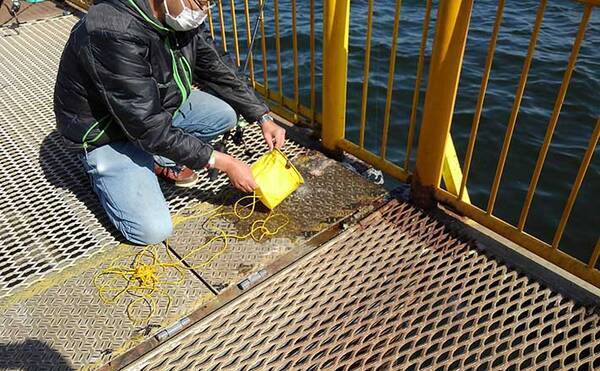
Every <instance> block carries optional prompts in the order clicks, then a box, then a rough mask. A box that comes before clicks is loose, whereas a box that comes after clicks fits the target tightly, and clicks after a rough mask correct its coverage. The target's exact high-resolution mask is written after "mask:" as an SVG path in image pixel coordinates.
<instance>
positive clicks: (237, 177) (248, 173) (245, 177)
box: [215, 151, 258, 193]
mask: <svg viewBox="0 0 600 371" xmlns="http://www.w3.org/2000/svg"><path fill="white" fill-rule="evenodd" d="M215 167H216V168H217V169H219V170H221V171H223V172H225V173H226V174H227V176H228V177H229V181H230V182H231V184H233V186H234V187H235V188H237V189H239V190H240V191H243V192H247V193H251V192H253V191H254V189H255V188H256V187H258V185H257V184H256V181H255V180H254V176H252V170H251V169H250V166H248V165H246V164H245V163H243V162H242V161H240V160H238V159H236V158H234V157H231V156H229V155H226V154H224V153H221V152H217V151H215Z"/></svg>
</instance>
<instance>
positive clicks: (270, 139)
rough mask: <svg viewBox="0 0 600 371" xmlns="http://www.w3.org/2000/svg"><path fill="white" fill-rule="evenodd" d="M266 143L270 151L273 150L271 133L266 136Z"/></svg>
mask: <svg viewBox="0 0 600 371" xmlns="http://www.w3.org/2000/svg"><path fill="white" fill-rule="evenodd" d="M265 142H267V145H268V146H269V151H271V150H273V137H272V136H271V134H270V133H268V134H265Z"/></svg>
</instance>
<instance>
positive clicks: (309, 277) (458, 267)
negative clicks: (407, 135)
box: [130, 201, 600, 370]
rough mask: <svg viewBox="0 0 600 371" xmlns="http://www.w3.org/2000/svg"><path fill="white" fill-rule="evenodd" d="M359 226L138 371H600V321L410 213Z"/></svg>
mask: <svg viewBox="0 0 600 371" xmlns="http://www.w3.org/2000/svg"><path fill="white" fill-rule="evenodd" d="M361 224H362V225H361ZM361 224H359V225H357V226H356V227H354V228H351V229H349V230H348V231H347V232H345V233H343V234H342V235H340V236H339V238H337V239H336V240H335V241H333V242H332V243H329V244H326V245H324V246H323V247H322V248H320V249H318V250H317V251H316V252H315V253H314V254H311V255H309V256H307V257H305V258H304V259H303V260H301V261H299V262H298V263H297V264H295V265H294V266H292V267H291V268H289V269H287V270H284V271H282V272H280V273H279V274H277V275H276V276H274V277H273V278H271V279H269V280H267V281H266V282H263V283H262V284H260V285H259V286H257V287H256V288H255V289H253V290H251V291H249V292H248V293H247V294H246V295H244V296H242V297H241V298H240V299H239V300H235V301H234V302H232V303H230V304H229V305H228V306H226V307H224V308H223V309H221V310H219V311H217V312H214V313H213V314H211V315H210V316H208V317H206V318H204V319H203V320H202V321H200V322H198V323H197V324H196V325H194V326H193V327H191V328H190V329H188V330H187V331H186V332H185V333H181V334H180V335H178V336H176V337H174V338H173V339H172V340H171V341H168V342H166V343H164V344H163V345H162V346H160V347H158V348H157V349H155V350H154V351H152V352H150V353H148V354H147V355H146V356H144V357H142V358H141V359H139V360H138V361H137V362H136V363H134V364H132V365H131V366H130V369H143V370H149V369H181V370H183V369H206V370H208V369H221V368H232V369H242V368H244V369H246V368H247V369H252V368H257V369H266V368H273V369H286V368H295V369H321V368H339V367H341V368H345V369H346V368H347V369H367V368H373V369H375V368H378V369H388V368H396V369H429V368H431V369H439V370H444V369H479V370H483V369H491V368H508V369H511V368H515V369H516V368H526V367H535V368H537V369H594V368H598V367H600V356H599V355H600V347H599V346H598V344H600V331H598V328H597V325H598V321H599V320H600V315H599V314H598V312H597V311H595V310H591V309H587V308H584V307H579V306H577V305H576V304H575V303H573V302H571V301H569V300H567V299H565V298H564V297H562V296H561V295H559V294H556V293H555V292H553V291H551V290H550V289H548V288H544V287H542V286H540V285H539V284H538V283H536V282H534V281H532V280H530V279H529V278H527V277H525V276H522V275H520V274H518V273H516V272H515V271H511V270H509V269H507V268H506V267H505V266H503V265H501V264H499V263H497V262H496V261H495V260H493V259H490V258H488V257H486V256H485V255H483V254H482V253H480V252H479V251H478V250H476V249H474V248H473V247H471V246H470V245H469V244H468V243H466V242H463V241H460V240H457V239H455V238H454V237H452V236H451V235H450V234H448V233H447V231H446V230H445V227H444V226H443V225H441V224H439V223H438V222H436V221H434V220H433V219H431V218H430V217H428V216H426V215H424V214H423V213H422V212H420V211H418V210H416V209H415V208H413V207H412V206H410V205H408V204H405V203H402V202H397V201H394V202H392V203H390V204H389V205H387V206H385V207H384V208H383V209H381V210H380V211H379V212H378V214H375V215H374V216H373V217H372V218H370V219H367V220H366V221H365V222H364V223H361Z"/></svg>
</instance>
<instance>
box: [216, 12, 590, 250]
mask: <svg viewBox="0 0 600 371" xmlns="http://www.w3.org/2000/svg"><path fill="white" fill-rule="evenodd" d="M539 4H540V3H539V1H534V0H507V1H506V5H505V11H504V16H503V20H502V23H501V28H500V33H499V37H498V43H497V48H496V53H495V55H494V60H493V68H492V72H491V76H490V80H489V83H488V88H487V94H486V96H485V104H484V108H483V112H482V115H481V120H480V127H479V132H478V135H477V142H476V145H475V151H474V155H473V162H472V167H471V172H470V175H469V181H468V184H467V187H468V192H469V196H470V197H471V201H472V203H474V204H475V205H477V206H478V207H480V208H483V209H485V208H486V207H487V203H488V199H489V194H490V189H491V186H492V182H493V179H494V173H495V171H496V165H497V162H498V158H499V154H500V149H501V146H502V142H503V140H504V135H505V132H506V127H507V124H508V121H509V117H510V113H511V110H512V106H513V103H514V97H515V92H516V91H517V86H518V83H519V78H520V74H521V71H522V68H523V62H524V60H525V55H526V52H527V47H528V45H529V42H530V35H531V31H532V29H533V25H534V21H535V17H536V12H537V10H538V7H539ZM291 5H292V2H291V0H285V1H279V2H278V6H279V18H278V21H279V29H280V34H281V37H280V43H281V44H280V45H281V51H282V52H281V70H282V77H283V78H282V84H281V85H282V88H283V92H284V94H285V95H286V96H288V97H293V94H294V90H293V87H294V79H293V67H294V63H293V52H292V27H291V25H292V11H291ZM367 5H368V2H367V1H366V0H361V1H357V0H353V1H352V2H351V15H350V19H351V21H350V48H349V63H348V90H347V102H348V104H347V128H346V136H347V138H349V139H350V140H352V141H354V142H356V143H358V136H359V124H360V117H361V115H360V106H361V99H362V86H363V80H364V79H363V68H364V61H365V38H366V31H367ZM437 5H438V3H437V1H436V2H434V3H433V8H432V12H431V19H430V26H429V36H428V42H427V48H426V54H425V69H424V76H423V81H422V83H421V89H420V104H419V107H418V115H417V127H418V126H419V123H420V120H421V110H422V106H423V101H424V92H425V89H426V86H427V77H428V76H427V70H428V66H429V59H430V56H431V47H432V43H433V37H434V33H435V18H436V14H437ZM497 5H498V2H497V1H488V0H479V1H475V2H474V7H473V13H472V18H471V26H470V30H469V35H468V40H467V47H466V53H465V58H464V63H463V68H462V74H461V79H460V83H459V92H458V97H457V101H456V108H455V114H454V120H453V125H452V130H451V132H452V138H453V140H454V144H455V146H456V149H457V152H458V156H459V159H460V160H461V162H462V161H463V160H464V157H465V151H466V147H467V143H468V140H469V135H470V130H471V124H472V121H473V115H474V111H475V106H476V102H477V97H478V94H479V87H480V84H481V78H482V72H483V69H484V64H485V59H486V54H487V49H488V45H489V40H490V37H491V34H492V28H493V24H494V20H495V14H496V9H497ZM235 6H236V19H237V22H238V33H239V35H240V39H239V44H240V45H241V47H240V49H241V60H242V62H243V60H244V59H245V56H246V50H247V49H246V48H245V46H246V42H247V38H246V37H247V33H246V28H245V17H244V3H243V2H241V1H237V2H235ZM274 6H275V3H274V1H273V0H267V1H266V6H265V22H266V24H265V28H266V38H265V44H266V48H267V62H268V68H267V72H268V84H269V87H270V88H271V89H275V90H277V88H278V78H277V61H276V53H275V51H276V43H275V16H274ZM583 8H584V5H583V4H581V3H577V2H574V1H568V0H550V1H548V4H547V6H546V9H545V13H544V20H543V23H542V28H541V30H540V34H539V38H538V41H537V46H536V49H535V54H534V59H533V63H532V65H531V70H530V73H529V77H528V80H527V84H526V88H525V94H524V96H523V100H522V102H521V108H520V111H519V114H518V116H517V122H516V127H515V131H514V135H513V137H512V141H511V146H510V150H509V152H508V159H507V162H506V167H505V170H504V174H503V177H502V181H501V183H500V189H499V193H498V197H497V201H496V205H495V208H494V215H496V216H498V217H499V218H501V219H504V220H506V221H508V222H510V223H512V224H516V223H517V221H518V218H519V214H520V212H521V208H522V207H523V202H524V199H525V195H526V193H527V188H528V187H529V182H530V180H531V175H532V173H533V169H534V167H535V163H536V160H537V156H538V153H539V150H540V147H541V145H542V143H543V138H544V134H545V131H546V128H547V126H548V123H549V121H550V117H551V114H552V110H553V108H554V102H555V99H556V96H557V94H558V90H559V87H560V84H561V82H562V78H563V75H564V72H565V69H566V66H567V62H568V58H569V55H570V53H571V48H572V45H573V42H574V40H575V35H576V33H577V29H578V26H579V22H580V20H581V17H582V14H583ZM257 9H258V6H257V3H256V2H253V1H251V2H250V18H251V21H252V23H254V20H255V17H256V14H257ZM296 9H297V14H296V20H297V30H298V50H299V51H298V61H299V63H298V70H299V79H298V83H299V96H300V101H301V103H302V104H304V105H306V106H310V53H309V30H310V7H309V2H308V0H303V1H297V2H296ZM374 9H375V10H374V18H373V19H374V21H373V35H372V44H371V48H372V49H371V55H370V57H371V65H370V69H369V90H368V100H367V102H368V109H367V129H366V135H365V146H366V147H367V148H368V149H369V150H371V151H373V152H375V153H377V154H379V153H380V146H381V134H382V128H383V122H384V113H385V103H386V95H387V82H388V74H389V63H390V51H391V45H392V43H393V40H392V29H393V25H394V15H395V9H396V2H395V1H392V0H376V1H375V6H374ZM215 10H216V9H215ZM223 10H224V18H225V23H226V24H228V25H230V24H231V8H230V3H229V2H227V3H225V2H224V3H223ZM322 12H323V10H322V2H321V1H316V3H315V18H316V22H315V34H316V37H315V45H316V47H315V49H316V54H315V55H316V65H315V70H316V88H317V107H316V108H317V110H318V111H320V109H321V99H322V94H321V86H320V84H321V70H322V66H321V63H322V42H321V39H322V27H323V26H322ZM424 15H425V1H416V0H405V1H403V2H402V6H401V16H400V23H399V36H398V39H397V45H398V47H397V53H396V63H395V73H394V79H393V94H392V105H391V111H390V131H389V133H390V135H389V138H388V146H387V157H388V159H390V160H391V161H393V162H395V163H397V164H399V165H401V166H403V164H404V160H405V157H406V146H407V134H408V123H409V119H410V113H411V103H412V96H413V91H414V86H415V75H416V68H417V60H418V55H419V44H420V40H421V34H422V26H423V19H424ZM214 20H215V21H216V20H217V17H216V16H215V17H214ZM216 31H217V40H218V41H220V39H221V38H220V36H219V28H218V27H217V28H216ZM226 36H227V45H228V49H229V50H230V51H233V50H234V47H233V34H232V32H231V27H228V28H227V33H226ZM261 41H262V39H261V37H260V34H259V37H258V38H257V40H256V45H255V48H254V56H255V73H256V76H257V81H259V82H263V78H262V76H263V71H262V51H261ZM242 46H243V47H242ZM599 117H600V9H595V10H594V11H593V12H592V16H591V19H590V22H589V25H588V28H587V32H586V36H585V39H584V42H583V44H582V47H581V50H580V53H579V58H578V60H577V64H576V67H575V70H574V72H573V76H572V79H571V82H570V84H569V90H568V92H567V96H566V99H565V103H564V105H563V108H562V111H561V114H560V118H559V121H558V125H557V127H556V131H555V133H554V136H553V140H552V144H551V146H550V150H549V152H548V155H547V158H546V162H545V165H544V167H543V170H542V174H541V178H540V181H539V183H538V186H537V190H536V193H535V196H534V198H533V203H532V206H531V211H530V214H529V217H528V219H527V223H526V225H525V231H526V232H527V233H530V234H531V235H533V236H535V237H537V238H539V239H541V240H543V241H546V242H551V241H552V238H553V236H554V231H555V230H556V227H557V225H558V222H559V220H560V217H561V213H562V210H563V208H564V206H565V203H566V200H567V197H568V195H569V191H570V189H571V186H572V184H573V182H574V179H575V176H576V173H577V170H578V168H579V164H580V163H581V159H582V157H583V153H584V152H585V150H586V148H587V146H588V142H589V140H590V137H591V134H592V131H593V129H594V126H595V124H596V121H597V120H598V119H599ZM417 137H418V132H417V135H416V136H415V139H416V138H417ZM415 142H416V141H415ZM416 144H417V143H415V145H416ZM598 152H600V149H598V148H596V150H595V154H594V158H593V159H592V163H591V165H590V167H589V169H588V171H587V175H586V177H585V179H584V182H583V185H582V187H581V190H580V192H579V196H578V198H577V201H576V203H575V206H574V208H573V212H572V214H571V217H570V219H569V223H568V224H567V228H566V230H565V233H564V236H563V238H562V240H561V243H560V249H561V250H563V251H565V252H567V253H569V254H571V255H573V256H575V257H577V258H579V259H580V260H583V261H587V260H588V259H589V257H590V255H591V251H592V249H593V247H594V244H595V243H596V242H597V241H598V238H599V236H600V211H599V208H600V198H599V197H598V193H599V192H600V153H598ZM414 155H415V152H414V151H413V153H412V156H411V159H410V164H411V165H410V169H411V170H412V169H413V167H414Z"/></svg>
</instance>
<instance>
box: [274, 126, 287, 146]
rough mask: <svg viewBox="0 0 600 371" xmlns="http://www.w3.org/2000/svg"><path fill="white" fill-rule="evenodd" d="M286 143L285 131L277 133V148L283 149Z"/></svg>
mask: <svg viewBox="0 0 600 371" xmlns="http://www.w3.org/2000/svg"><path fill="white" fill-rule="evenodd" d="M284 142H285V131H283V130H281V131H280V132H279V133H277V138H276V139H275V146H276V147H277V148H281V147H283V143H284Z"/></svg>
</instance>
